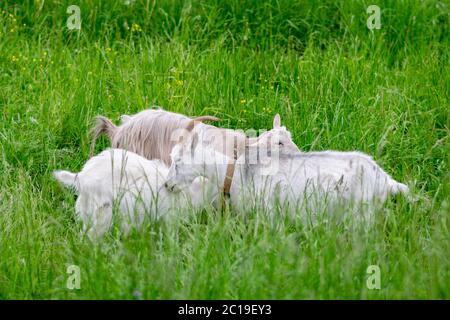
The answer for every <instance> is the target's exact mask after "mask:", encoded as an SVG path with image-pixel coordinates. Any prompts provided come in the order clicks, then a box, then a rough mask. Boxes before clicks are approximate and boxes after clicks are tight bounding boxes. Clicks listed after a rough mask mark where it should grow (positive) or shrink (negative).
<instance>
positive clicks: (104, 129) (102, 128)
mask: <svg viewBox="0 0 450 320" xmlns="http://www.w3.org/2000/svg"><path fill="white" fill-rule="evenodd" d="M116 131H117V127H116V126H115V125H114V123H112V122H111V120H109V119H108V118H106V117H103V116H96V117H95V126H94V127H93V128H92V131H91V136H92V142H91V152H90V156H91V157H92V156H93V155H94V149H95V142H96V141H97V139H98V137H99V136H101V135H102V134H106V135H107V136H108V138H109V139H110V140H112V139H113V137H114V135H115V134H116Z"/></svg>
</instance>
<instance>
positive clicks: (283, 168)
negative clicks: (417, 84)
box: [166, 118, 408, 212]
mask: <svg viewBox="0 0 450 320" xmlns="http://www.w3.org/2000/svg"><path fill="white" fill-rule="evenodd" d="M275 137H276V138H275ZM288 140H290V134H289V132H288V131H287V130H286V129H285V128H284V127H280V124H279V118H278V119H274V129H273V130H271V131H268V132H266V133H265V135H264V136H261V138H260V140H259V141H257V142H256V143H254V144H252V145H250V146H249V147H248V152H246V154H244V155H242V156H240V157H239V159H238V160H237V162H236V166H235V171H234V176H233V180H232V181H233V182H232V185H231V190H230V194H231V203H232V205H233V206H234V207H235V208H237V209H238V210H245V209H248V208H250V207H252V206H254V205H258V204H260V205H262V206H264V207H267V208H269V210H272V209H273V208H274V206H275V204H276V203H281V204H287V205H288V208H289V210H290V211H291V212H293V211H296V210H298V209H299V208H300V209H301V208H308V209H312V210H313V211H318V210H319V208H320V205H321V203H323V202H326V203H327V204H332V203H342V202H344V203H350V202H352V203H355V202H356V203H360V204H361V203H368V204H374V203H382V202H384V201H385V200H386V198H387V196H388V195H389V194H395V193H407V192H408V187H407V186H406V185H404V184H401V183H398V182H397V181H395V180H393V179H392V178H391V177H390V176H389V175H388V174H387V173H386V172H385V171H383V169H382V168H381V167H380V166H378V165H377V164H376V163H375V161H373V160H372V158H370V157H369V156H368V155H365V154H363V153H360V152H337V151H325V152H306V153H304V152H299V151H296V150H295V148H293V147H291V145H290V144H289V143H288V142H287V141H288ZM277 141H280V142H282V144H281V145H280V144H279V143H277ZM267 143H269V145H268V147H267V146H266V144H267ZM291 143H293V142H292V141H291ZM194 144H195V141H194V139H193V138H190V139H188V140H186V142H185V143H184V144H183V145H178V146H176V147H175V148H174V149H173V151H172V162H173V163H172V166H171V167H170V170H169V174H168V181H167V182H166V185H167V186H168V188H169V189H171V190H176V189H180V186H183V185H187V184H189V183H190V182H191V181H192V180H193V179H194V178H195V177H197V176H199V175H200V176H204V177H206V178H207V179H208V180H210V183H212V184H213V185H215V186H216V187H217V188H221V187H222V186H223V182H224V179H225V173H226V168H227V165H228V163H229V162H230V161H231V159H230V158H229V157H226V156H225V155H223V154H221V153H219V152H217V151H216V150H214V149H213V148H211V147H209V146H207V145H204V144H199V143H198V144H196V145H195V146H194V150H193V151H191V152H188V150H189V149H192V148H193V145H194ZM263 146H264V147H266V148H267V149H268V150H269V151H270V154H269V156H268V157H267V159H268V160H270V161H269V163H265V164H264V163H262V162H261V161H254V160H255V159H258V158H257V157H256V155H257V154H258V152H259V159H260V160H261V148H262V147H263ZM264 151H265V150H264ZM268 168H269V169H270V170H268ZM328 208H329V207H328Z"/></svg>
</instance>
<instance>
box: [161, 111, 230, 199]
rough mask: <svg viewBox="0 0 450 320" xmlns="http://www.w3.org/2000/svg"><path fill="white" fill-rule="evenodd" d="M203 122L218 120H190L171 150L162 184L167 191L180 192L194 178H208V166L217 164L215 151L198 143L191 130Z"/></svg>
mask: <svg viewBox="0 0 450 320" xmlns="http://www.w3.org/2000/svg"><path fill="white" fill-rule="evenodd" d="M204 120H214V121H218V120H219V119H217V118H214V117H209V116H205V117H199V118H196V119H194V120H192V122H191V123H189V124H188V126H187V127H186V129H185V130H184V132H183V134H182V135H179V139H178V143H177V144H176V145H175V146H174V147H173V148H172V152H171V153H170V158H171V160H172V164H171V166H170V168H169V173H168V175H167V180H166V183H165V184H164V185H165V187H166V188H167V189H168V190H169V191H180V190H181V189H183V188H184V187H186V186H189V185H190V184H191V183H192V181H193V180H194V179H195V178H196V177H199V176H205V177H208V171H207V169H208V167H209V166H208V165H210V164H217V163H218V159H217V152H216V151H215V149H214V148H212V147H211V146H209V145H205V144H204V143H202V142H199V140H200V138H199V136H198V133H196V132H195V131H194V130H193V129H194V127H195V125H196V124H197V123H199V122H201V121H204ZM223 157H225V156H223Z"/></svg>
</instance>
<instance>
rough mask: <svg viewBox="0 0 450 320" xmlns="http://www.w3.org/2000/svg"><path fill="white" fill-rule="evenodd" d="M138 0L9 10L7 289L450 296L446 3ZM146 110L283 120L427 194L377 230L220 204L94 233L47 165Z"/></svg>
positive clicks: (74, 158) (4, 110)
mask: <svg viewBox="0 0 450 320" xmlns="http://www.w3.org/2000/svg"><path fill="white" fill-rule="evenodd" d="M124 2H125V1H102V2H101V3H102V4H100V1H94V0H92V1H88V0H77V1H65V0H62V1H54V2H52V1H44V0H40V1H10V0H6V1H1V3H0V111H1V112H0V146H1V147H0V150H1V151H0V298H1V299H50V298H51V299H97V298H108V299H117V298H119V299H137V298H143V299H183V298H184V299H335V298H338V299H341V298H343V299H394V298H396V299H397V298H401V299H411V298H419V299H428V298H437V299H448V298H450V237H449V227H450V203H449V193H450V189H449V177H450V176H449V173H448V168H449V161H448V160H449V154H450V144H449V110H450V108H449V107H450V103H449V91H450V72H449V71H450V68H449V61H450V60H449V48H450V41H449V38H450V36H449V5H448V3H447V2H444V1H432V0H429V1H413V0H411V1H394V0H385V1H382V0H377V1H373V2H371V1H313V0H301V1H293V0H292V1H288V0H278V1H276V0H272V1H268V2H266V3H263V2H262V1H261V2H260V1H256V0H255V1H251V0H241V1H231V0H226V1H219V0H212V1H192V2H190V1H175V0H172V1H156V2H155V1H152V0H136V1H134V2H133V1H132V2H131V4H129V5H126V4H125V3H124ZM72 4H76V5H78V6H79V7H80V9H81V19H82V23H81V30H79V31H78V30H68V28H67V27H66V21H67V18H68V17H69V16H70V14H68V13H66V9H67V7H68V6H69V5H72ZM371 4H377V5H378V6H379V7H380V8H381V29H379V30H377V29H375V30H369V29H368V28H367V26H366V20H367V18H368V16H369V14H367V13H366V8H367V7H368V6H369V5H371ZM151 105H160V106H163V107H164V108H165V109H167V110H170V111H175V112H181V113H184V114H187V115H192V116H194V115H204V114H212V115H216V116H218V117H220V118H222V123H221V126H225V127H229V128H239V129H244V130H246V129H249V128H254V129H263V128H270V126H271V121H272V118H273V116H274V115H275V114H276V113H280V114H281V119H282V123H283V124H284V125H286V126H287V128H288V129H289V130H290V131H291V132H292V134H293V139H294V141H295V142H296V143H297V145H298V146H299V148H301V149H302V150H305V151H310V150H325V149H336V150H360V151H363V152H367V153H368V154H370V155H372V156H373V157H374V158H375V160H376V161H377V162H378V163H379V164H380V165H381V166H382V167H383V168H385V170H386V171H387V172H388V173H390V174H391V175H392V176H393V177H394V178H395V179H396V180H398V181H401V182H404V183H406V184H408V186H409V187H410V188H411V189H412V190H413V192H414V194H415V195H416V196H417V198H418V199H419V200H418V201H416V202H413V203H411V202H408V201H407V200H405V199H401V198H400V199H396V201H389V202H388V203H387V204H386V206H385V208H384V209H383V210H382V212H379V213H378V214H377V217H376V221H375V223H374V224H373V225H370V226H360V227H354V228H348V227H347V226H346V225H345V224H333V223H319V224H318V225H317V226H314V227H312V226H308V225H306V224H305V223H303V221H301V219H296V220H295V221H292V220H290V221H287V220H284V219H280V220H279V221H275V222H274V221H271V220H270V219H268V218H267V217H265V216H264V215H259V214H258V213H253V214H249V215H248V216H245V217H242V216H238V215H236V214H234V213H233V212H215V211H207V212H203V213H201V214H199V215H189V216H188V217H187V218H186V219H181V220H180V221H176V222H174V223H171V224H168V223H163V222H161V223H152V224H149V225H148V226H147V227H146V228H145V230H144V231H143V232H140V233H139V232H135V233H133V234H131V235H130V236H128V237H122V236H121V235H120V232H119V231H118V230H116V229H115V230H113V231H111V232H110V233H109V234H108V235H107V236H106V237H105V239H104V240H103V241H102V242H101V243H100V244H98V245H93V244H92V243H90V242H89V241H88V240H87V239H86V238H84V237H83V236H82V235H81V225H80V223H79V222H77V221H76V220H75V219H74V203H75V199H76V198H75V195H74V194H73V193H72V192H70V191H68V190H64V189H63V188H61V187H60V186H59V185H58V184H57V183H56V182H55V181H54V180H53V179H52V176H51V172H52V171H53V170H55V169H63V168H64V169H69V170H72V171H77V170H79V169H80V168H81V167H82V165H83V164H84V162H85V161H86V160H87V159H88V157H89V143H90V139H89V135H88V130H89V128H90V125H91V122H92V119H93V117H94V116H95V115H97V114H102V115H105V116H107V117H109V118H111V119H113V120H114V121H118V118H119V116H120V115H121V114H132V113H136V112H138V111H140V110H143V109H145V108H148V107H149V106H151ZM107 146H108V143H107V141H106V140H105V139H103V140H101V141H100V143H98V144H97V152H98V151H100V150H102V149H104V148H105V147H107ZM70 265H76V266H78V267H79V268H80V272H81V273H80V275H81V289H79V290H69V289H68V288H67V286H66V281H67V279H68V277H69V276H70V275H69V274H68V273H67V267H68V266H70ZM370 265H377V266H379V268H380V272H381V289H379V290H369V289H368V288H367V286H366V280H367V278H368V276H369V274H368V273H367V272H366V270H367V268H368V266H370Z"/></svg>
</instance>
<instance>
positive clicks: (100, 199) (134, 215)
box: [54, 149, 205, 239]
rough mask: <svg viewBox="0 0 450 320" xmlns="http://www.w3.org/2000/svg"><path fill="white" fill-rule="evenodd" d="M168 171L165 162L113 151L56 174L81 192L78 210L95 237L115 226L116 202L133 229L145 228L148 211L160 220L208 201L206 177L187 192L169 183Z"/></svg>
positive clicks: (125, 226)
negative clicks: (76, 170)
mask: <svg viewBox="0 0 450 320" xmlns="http://www.w3.org/2000/svg"><path fill="white" fill-rule="evenodd" d="M167 173H168V168H167V166H166V165H165V164H164V163H163V162H162V161H159V160H147V159H145V158H143V157H141V156H139V155H137V154H135V153H133V152H128V151H125V150H121V149H108V150H105V151H103V152H101V153H100V154H99V155H97V156H95V157H93V158H91V159H90V160H88V161H87V162H86V164H85V165H84V167H83V169H82V170H81V171H80V172H79V173H78V174H74V173H71V172H68V171H55V172H54V177H55V178H56V179H57V180H58V181H60V182H61V183H62V184H64V185H65V186H67V187H72V188H74V189H75V190H76V192H77V194H78V198H77V201H76V205H75V210H76V212H77V214H78V216H79V217H80V218H81V220H82V221H83V223H84V230H85V231H86V232H87V233H88V236H89V237H90V238H91V239H95V238H98V237H100V236H101V235H103V234H104V233H105V232H106V231H107V230H108V229H109V228H110V226H111V222H112V218H113V207H114V206H115V205H117V209H118V210H117V211H119V212H120V215H121V222H122V224H121V227H122V230H123V231H124V232H127V231H128V230H129V229H130V227H131V226H137V227H139V226H140V225H141V223H142V221H143V219H144V216H145V215H146V214H148V215H150V216H152V217H154V218H159V217H161V216H165V215H167V214H169V213H172V212H175V210H176V211H177V212H178V211H179V210H180V209H181V211H183V210H186V209H187V208H188V207H189V205H190V204H192V205H193V206H194V207H197V206H201V205H202V204H203V203H204V201H205V200H204V199H205V198H204V196H205V194H204V193H203V192H202V190H203V188H202V185H203V181H202V180H201V179H200V180H198V179H197V180H196V181H195V182H193V184H192V185H191V186H190V188H189V189H188V192H187V193H186V194H184V193H180V194H174V193H170V192H168V191H167V190H166V189H165V188H164V187H163V183H164V181H165V180H166V176H167Z"/></svg>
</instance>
